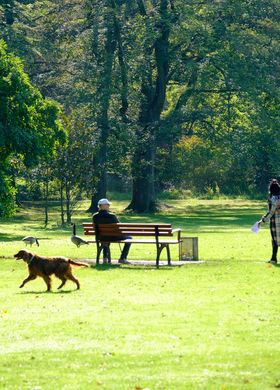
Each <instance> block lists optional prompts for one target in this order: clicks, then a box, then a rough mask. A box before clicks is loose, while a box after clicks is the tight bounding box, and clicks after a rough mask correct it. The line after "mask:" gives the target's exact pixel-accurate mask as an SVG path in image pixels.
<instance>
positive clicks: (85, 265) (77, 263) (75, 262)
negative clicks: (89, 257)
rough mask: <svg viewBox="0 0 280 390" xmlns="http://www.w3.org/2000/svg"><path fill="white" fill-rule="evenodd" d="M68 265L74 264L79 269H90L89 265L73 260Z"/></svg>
mask: <svg viewBox="0 0 280 390" xmlns="http://www.w3.org/2000/svg"><path fill="white" fill-rule="evenodd" d="M68 263H69V264H72V265H77V266H78V267H88V264H86V263H80V262H78V261H74V260H71V259H69V260H68Z"/></svg>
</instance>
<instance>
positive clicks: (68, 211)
mask: <svg viewBox="0 0 280 390" xmlns="http://www.w3.org/2000/svg"><path fill="white" fill-rule="evenodd" d="M65 198H66V223H67V224H68V225H70V224H71V222H72V221H71V217H72V213H71V204H70V203H71V189H70V186H69V183H66V185H65Z"/></svg>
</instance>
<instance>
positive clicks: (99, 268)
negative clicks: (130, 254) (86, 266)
mask: <svg viewBox="0 0 280 390" xmlns="http://www.w3.org/2000/svg"><path fill="white" fill-rule="evenodd" d="M90 268H93V269H96V270H97V271H110V270H111V269H119V268H120V264H92V265H91V266H90Z"/></svg>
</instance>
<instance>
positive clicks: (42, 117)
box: [0, 40, 65, 214]
mask: <svg viewBox="0 0 280 390" xmlns="http://www.w3.org/2000/svg"><path fill="white" fill-rule="evenodd" d="M59 116H60V108H59V106H58V105H57V103H55V102H54V101H52V100H50V99H44V98H43V96H42V95H41V94H40V92H39V90H38V89H37V88H35V87H34V86H33V85H32V84H31V83H30V81H29V78H28V76H27V74H26V73H25V72H24V69H23V65H22V63H21V61H20V60H19V58H17V57H15V56H14V55H13V54H9V53H8V52H7V47H6V45H5V43H4V41H3V40H0V155H1V163H3V164H4V165H5V166H6V167H7V165H8V158H9V157H11V156H12V155H19V156H21V160H22V162H23V163H24V164H25V166H27V167H28V166H32V165H34V164H36V163H37V162H38V159H39V158H44V157H46V156H48V155H50V154H52V151H53V149H54V147H55V146H56V144H57V143H58V142H59V141H63V140H64V139H65V134H64V131H63V127H62V125H61V122H60V119H59ZM7 168H8V167H7ZM3 183H7V180H6V179H4V177H3ZM11 188H12V187H11V186H10V185H8V184H6V192H7V194H8V193H9V191H11ZM13 197H14V191H12V192H11V193H10V196H8V197H7V198H6V199H7V200H6V201H5V206H4V205H3V204H2V209H3V210H4V209H5V210H6V212H4V211H3V213H4V214H10V211H9V210H12V209H13V206H12V205H11V207H8V204H11V203H12V199H13Z"/></svg>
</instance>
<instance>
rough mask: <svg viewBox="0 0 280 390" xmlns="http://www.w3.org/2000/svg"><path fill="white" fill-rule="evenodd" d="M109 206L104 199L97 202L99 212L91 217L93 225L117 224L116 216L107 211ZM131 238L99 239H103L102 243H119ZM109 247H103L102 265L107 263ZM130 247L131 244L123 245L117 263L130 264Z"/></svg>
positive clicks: (109, 203)
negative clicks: (128, 257) (128, 259)
mask: <svg viewBox="0 0 280 390" xmlns="http://www.w3.org/2000/svg"><path fill="white" fill-rule="evenodd" d="M110 205H111V202H109V201H108V199H106V198H104V199H100V200H99V201H98V208H99V211H98V212H97V213H95V214H94V215H93V216H92V219H93V223H94V224H96V225H98V224H100V225H102V224H110V223H118V222H119V220H118V218H117V216H116V215H115V214H113V213H110V211H109V209H110ZM131 238H132V237H130V236H121V237H101V240H102V239H104V241H106V239H107V240H110V241H121V240H126V239H131ZM109 246H110V243H109V244H108V245H106V246H104V247H103V263H108V262H109ZM130 246H131V244H129V243H126V244H124V247H123V250H122V253H121V257H120V259H119V263H122V264H130V263H129V262H128V261H127V256H128V252H129V249H130Z"/></svg>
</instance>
